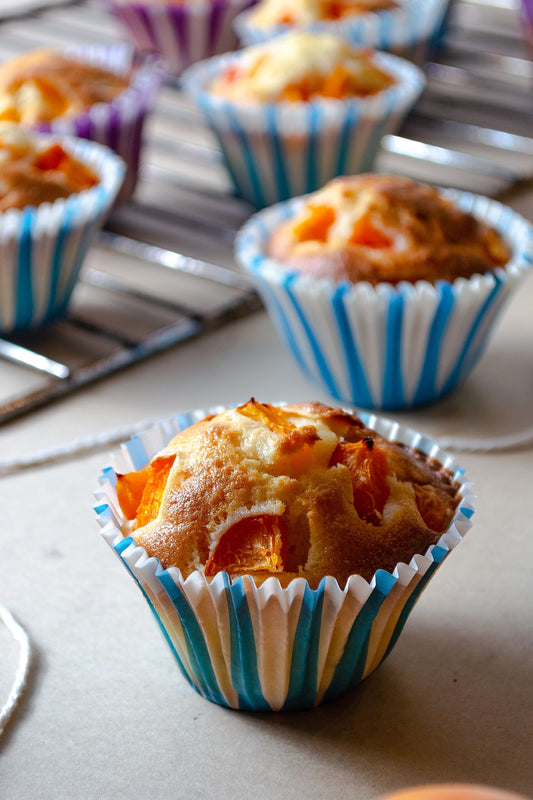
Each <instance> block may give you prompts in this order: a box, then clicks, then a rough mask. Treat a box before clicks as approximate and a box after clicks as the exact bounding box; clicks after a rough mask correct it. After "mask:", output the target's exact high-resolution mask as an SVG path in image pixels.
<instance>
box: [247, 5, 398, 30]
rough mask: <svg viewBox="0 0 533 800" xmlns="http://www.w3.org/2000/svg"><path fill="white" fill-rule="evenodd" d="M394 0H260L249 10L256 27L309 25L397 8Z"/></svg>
mask: <svg viewBox="0 0 533 800" xmlns="http://www.w3.org/2000/svg"><path fill="white" fill-rule="evenodd" d="M397 6H398V3H397V2H396V1H395V0H291V2H290V3H288V2H287V0H261V2H260V3H258V4H257V6H255V8H254V10H253V11H252V12H251V14H250V19H251V20H252V21H253V24H254V26H255V27H260V28H267V27H271V26H275V25H310V24H312V23H313V22H324V21H331V20H337V19H346V18H349V17H355V16H359V15H360V14H368V13H371V12H375V11H385V10H387V9H391V8H396V7H397Z"/></svg>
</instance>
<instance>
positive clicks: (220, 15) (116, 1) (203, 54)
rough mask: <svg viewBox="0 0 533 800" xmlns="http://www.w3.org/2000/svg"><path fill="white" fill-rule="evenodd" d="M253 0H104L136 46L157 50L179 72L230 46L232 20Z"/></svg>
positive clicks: (233, 40) (169, 67)
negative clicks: (188, 1) (184, 1)
mask: <svg viewBox="0 0 533 800" xmlns="http://www.w3.org/2000/svg"><path fill="white" fill-rule="evenodd" d="M254 2H255V0H195V2H191V3H172V2H164V0H160V1H159V2H156V1H154V0H148V2H129V0H106V5H107V8H108V10H109V11H110V13H111V14H113V16H114V17H115V18H116V19H117V20H118V21H119V23H120V24H121V25H122V26H123V28H124V29H125V31H126V32H127V35H128V36H129V37H130V38H131V40H132V41H133V43H134V44H135V45H136V47H137V48H138V49H139V50H144V51H151V52H156V53H159V54H160V55H161V56H163V58H164V59H165V65H166V68H167V70H168V72H169V73H170V74H172V75H179V74H180V73H181V72H182V71H183V70H184V69H186V68H187V67H189V66H190V65H191V64H194V63H195V62H196V61H201V60H202V59H204V58H209V57H210V56H213V55H216V54H217V53H224V52H226V51H227V50H234V49H235V47H236V46H237V36H236V34H235V33H234V31H233V20H234V19H235V16H236V15H237V14H240V13H241V12H242V11H244V10H245V9H247V8H249V7H250V6H251V5H253V3H254Z"/></svg>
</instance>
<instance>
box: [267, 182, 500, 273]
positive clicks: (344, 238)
mask: <svg viewBox="0 0 533 800" xmlns="http://www.w3.org/2000/svg"><path fill="white" fill-rule="evenodd" d="M269 255H271V256H272V257H273V258H274V259H276V260H277V261H280V262H281V263H283V264H284V265H287V266H289V267H291V268H294V269H296V270H297V271H299V272H302V273H305V274H307V275H311V276H312V277H315V278H326V279H329V280H332V281H336V282H337V281H338V282H341V281H348V282H350V283H356V282H358V281H368V282H369V283H371V284H373V285H376V284H378V283H382V282H387V283H391V284H396V283H398V282H399V281H409V282H415V281H418V280H425V281H428V282H430V283H435V282H437V281H439V280H445V281H454V280H456V279H457V278H460V277H464V278H469V277H471V276H472V275H474V274H476V273H481V274H483V273H485V272H489V271H491V270H494V269H495V268H496V267H501V266H504V265H505V264H506V263H507V262H508V260H509V258H510V256H511V253H510V250H509V248H508V246H507V244H506V243H505V242H504V241H503V239H502V238H501V237H500V235H499V234H498V233H497V232H496V231H495V230H493V229H492V228H490V227H488V226H487V225H485V224H484V223H482V222H480V221H478V220H477V219H476V218H475V217H474V216H473V215H471V214H468V213H467V212H465V211H462V210H461V209H460V208H458V207H457V206H456V205H454V203H453V202H452V200H450V199H448V198H446V197H445V196H444V195H443V194H442V193H440V192H439V191H438V190H437V189H435V188H433V187H432V186H429V185H426V184H422V183H417V182H415V181H412V180H409V179H407V178H401V177H396V176H391V175H377V174H365V175H357V176H349V177H341V178H336V179H334V180H332V181H331V182H330V183H328V184H326V186H325V187H324V188H323V189H321V190H319V191H318V192H315V193H314V194H312V195H310V196H309V198H308V199H307V200H306V202H305V204H304V205H303V207H302V208H301V209H300V210H299V211H298V212H297V213H296V214H295V216H293V217H292V218H291V219H289V220H288V221H287V222H285V223H283V224H282V225H280V227H279V228H278V229H277V230H276V231H275V232H274V234H273V236H272V239H271V242H270V247H269Z"/></svg>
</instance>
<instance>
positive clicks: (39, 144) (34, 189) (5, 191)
mask: <svg viewBox="0 0 533 800" xmlns="http://www.w3.org/2000/svg"><path fill="white" fill-rule="evenodd" d="M99 182H100V181H99V178H98V176H97V175H96V174H95V173H94V172H93V171H92V170H91V169H89V167H87V166H85V164H82V163H81V161H79V160H78V159H76V158H74V157H73V156H72V155H70V153H68V152H67V151H66V150H65V149H64V147H63V146H62V145H61V144H60V143H59V142H54V141H53V140H50V138H49V137H46V138H43V137H39V136H34V135H32V134H31V133H29V132H27V131H24V130H23V129H22V128H20V127H18V126H17V125H10V124H8V123H0V212H1V211H7V210H8V209H11V208H16V209H19V210H22V209H23V208H26V206H39V205H41V204H42V203H53V202H55V201H56V200H59V199H60V198H65V197H69V196H70V195H71V194H77V193H78V192H81V191H83V190H85V189H90V188H92V187H93V186H96V185H97V184H98V183H99Z"/></svg>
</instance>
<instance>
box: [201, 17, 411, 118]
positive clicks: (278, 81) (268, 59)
mask: <svg viewBox="0 0 533 800" xmlns="http://www.w3.org/2000/svg"><path fill="white" fill-rule="evenodd" d="M395 83H396V80H395V78H394V77H393V76H392V75H389V74H388V73H387V72H386V71H385V70H383V69H382V68H381V67H379V66H378V65H377V63H376V59H375V54H374V53H373V51H371V50H368V49H362V48H359V47H354V46H353V45H350V44H349V43H348V42H346V41H344V40H343V39H341V38H339V37H337V36H333V35H331V34H329V33H308V32H304V31H293V32H291V33H287V34H285V35H283V36H279V37H277V38H276V39H273V40H271V41H268V42H266V43H264V44H257V45H252V46H250V47H247V48H244V49H243V50H242V51H240V52H239V53H238V54H237V56H236V58H235V59H233V60H232V62H231V64H230V65H229V66H227V67H226V69H224V70H223V71H222V73H221V74H220V75H219V76H218V77H217V78H215V79H214V80H213V81H212V82H211V85H210V87H209V91H210V93H212V94H215V95H219V96H221V97H224V98H226V99H228V100H232V101H233V102H238V103H250V104H254V103H269V102H271V103H279V102H308V101H310V100H316V99H336V100H342V99H348V98H365V97H370V96H372V95H375V94H377V93H378V92H381V91H383V90H384V89H388V88H389V87H390V86H392V85H393V84H395Z"/></svg>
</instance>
